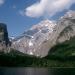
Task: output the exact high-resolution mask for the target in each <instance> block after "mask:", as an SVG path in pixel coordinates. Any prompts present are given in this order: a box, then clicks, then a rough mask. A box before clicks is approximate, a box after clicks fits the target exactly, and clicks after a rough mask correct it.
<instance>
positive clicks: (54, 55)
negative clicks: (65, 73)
mask: <svg viewBox="0 0 75 75" xmlns="http://www.w3.org/2000/svg"><path fill="white" fill-rule="evenodd" d="M0 66H8V67H75V37H73V38H71V39H70V40H69V41H65V42H64V43H61V44H58V45H56V46H54V47H53V48H52V49H51V50H50V52H49V53H48V55H47V56H46V57H43V58H40V57H35V56H31V55H27V54H24V53H21V52H19V51H16V50H11V52H10V53H7V54H5V53H1V54H0Z"/></svg>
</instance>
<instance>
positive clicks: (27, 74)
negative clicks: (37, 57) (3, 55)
mask: <svg viewBox="0 0 75 75" xmlns="http://www.w3.org/2000/svg"><path fill="white" fill-rule="evenodd" d="M0 75H75V69H74V68H70V69H69V68H56V69H55V68H52V69H49V68H0Z"/></svg>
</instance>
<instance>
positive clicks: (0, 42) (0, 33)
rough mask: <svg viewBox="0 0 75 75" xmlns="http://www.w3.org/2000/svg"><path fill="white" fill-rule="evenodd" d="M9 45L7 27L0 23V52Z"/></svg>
mask: <svg viewBox="0 0 75 75" xmlns="http://www.w3.org/2000/svg"><path fill="white" fill-rule="evenodd" d="M8 44H9V38H8V31H7V26H6V25H5V24H4V23H0V50H4V49H5V48H6V47H7V46H8Z"/></svg>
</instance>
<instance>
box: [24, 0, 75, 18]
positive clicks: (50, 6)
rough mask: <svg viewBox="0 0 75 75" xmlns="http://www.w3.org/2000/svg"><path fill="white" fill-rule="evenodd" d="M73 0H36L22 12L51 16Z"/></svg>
mask: <svg viewBox="0 0 75 75" xmlns="http://www.w3.org/2000/svg"><path fill="white" fill-rule="evenodd" d="M74 3H75V0H40V2H39V0H37V2H36V3H34V4H33V5H31V6H28V7H27V8H26V9H25V11H24V12H23V14H24V15H26V16H29V17H41V16H50V17H52V16H53V15H55V14H56V13H57V12H61V11H63V10H64V9H69V8H70V7H71V5H72V4H74Z"/></svg>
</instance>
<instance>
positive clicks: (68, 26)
mask: <svg viewBox="0 0 75 75" xmlns="http://www.w3.org/2000/svg"><path fill="white" fill-rule="evenodd" d="M74 36H75V12H74V11H69V12H67V13H66V14H65V15H64V16H63V17H61V18H60V19H59V20H58V21H57V22H54V21H50V20H44V21H42V22H40V23H38V24H36V25H34V26H33V27H32V28H30V29H29V30H27V31H25V32H24V33H23V34H22V35H21V36H19V37H17V38H15V39H14V40H12V48H14V49H16V50H19V51H21V52H23V53H26V54H29V55H35V56H39V57H44V56H46V55H47V54H48V52H49V50H50V49H51V48H52V47H53V46H55V45H56V44H58V43H62V42H65V41H66V40H70V38H71V37H74Z"/></svg>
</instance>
